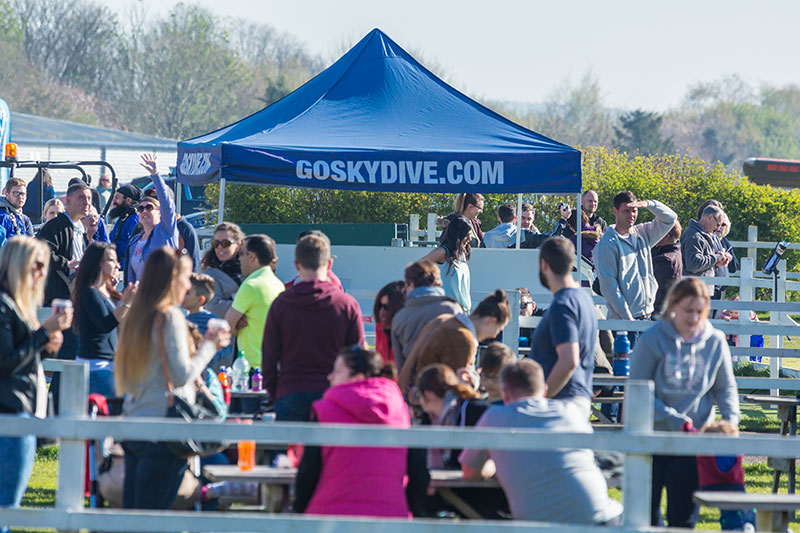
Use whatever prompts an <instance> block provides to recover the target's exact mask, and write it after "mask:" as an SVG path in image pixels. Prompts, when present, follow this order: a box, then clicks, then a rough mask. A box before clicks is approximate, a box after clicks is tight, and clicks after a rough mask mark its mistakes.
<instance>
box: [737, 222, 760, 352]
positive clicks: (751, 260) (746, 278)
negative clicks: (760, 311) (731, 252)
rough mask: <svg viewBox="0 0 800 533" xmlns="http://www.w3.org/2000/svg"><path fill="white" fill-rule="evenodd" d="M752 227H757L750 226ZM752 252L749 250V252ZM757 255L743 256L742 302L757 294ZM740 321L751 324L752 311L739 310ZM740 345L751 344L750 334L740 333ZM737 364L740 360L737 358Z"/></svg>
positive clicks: (740, 296) (748, 300) (740, 287)
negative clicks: (755, 268)
mask: <svg viewBox="0 0 800 533" xmlns="http://www.w3.org/2000/svg"><path fill="white" fill-rule="evenodd" d="M750 229H755V227H754V226H750ZM749 253H750V252H749V251H748V254H749ZM755 262H756V260H755V257H743V258H742V265H741V271H740V278H739V300H740V301H742V302H752V301H753V298H754V296H755V289H754V286H753V269H754V265H755ZM739 323H741V324H751V322H750V311H749V310H746V311H745V310H740V311H739ZM739 346H750V335H739ZM736 362H737V365H738V363H739V360H738V359H737V360H736Z"/></svg>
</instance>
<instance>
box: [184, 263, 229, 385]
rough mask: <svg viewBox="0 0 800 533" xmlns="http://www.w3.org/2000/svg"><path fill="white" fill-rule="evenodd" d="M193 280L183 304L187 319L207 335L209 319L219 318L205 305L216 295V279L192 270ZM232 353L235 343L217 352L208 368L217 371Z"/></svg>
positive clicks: (202, 333) (201, 332)
mask: <svg viewBox="0 0 800 533" xmlns="http://www.w3.org/2000/svg"><path fill="white" fill-rule="evenodd" d="M191 281H192V288H191V289H189V290H188V291H187V292H186V296H185V297H184V298H183V304H181V306H182V307H183V308H184V309H186V311H188V313H189V314H188V315H186V320H188V321H189V322H191V323H192V324H195V325H196V326H197V329H198V330H199V331H200V334H201V335H205V334H206V331H207V330H208V321H209V320H211V319H212V318H217V317H216V315H214V313H211V312H210V311H206V310H205V308H204V307H203V306H205V304H206V302H208V301H209V300H210V299H211V297H212V296H213V295H214V279H213V278H212V277H211V276H209V275H208V274H198V273H196V272H192V277H191ZM232 354H233V344H232V343H231V345H229V346H226V347H225V348H222V349H221V350H220V351H218V352H217V354H216V355H215V356H214V358H213V359H212V360H211V362H210V363H209V364H208V368H211V369H212V370H214V373H216V372H217V371H219V367H220V365H221V364H222V363H223V362H224V361H227V360H229V359H231V356H232Z"/></svg>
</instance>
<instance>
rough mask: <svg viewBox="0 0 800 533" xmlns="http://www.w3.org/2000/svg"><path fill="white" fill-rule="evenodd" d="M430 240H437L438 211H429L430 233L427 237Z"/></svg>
mask: <svg viewBox="0 0 800 533" xmlns="http://www.w3.org/2000/svg"><path fill="white" fill-rule="evenodd" d="M425 240H426V241H428V242H436V240H437V239H436V213H428V234H427V236H426V237H425Z"/></svg>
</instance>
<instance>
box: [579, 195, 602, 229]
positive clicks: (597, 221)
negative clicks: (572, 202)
mask: <svg viewBox="0 0 800 533" xmlns="http://www.w3.org/2000/svg"><path fill="white" fill-rule="evenodd" d="M598 203H599V201H598V197H597V193H596V192H595V191H593V190H591V189H589V190H588V191H586V192H584V193H583V196H581V209H583V212H584V213H586V216H587V217H589V225H590V226H597V229H598V230H600V233H605V231H606V228H607V227H608V223H607V222H606V221H605V220H603V218H602V217H601V216H600V215H598V214H597V205H598Z"/></svg>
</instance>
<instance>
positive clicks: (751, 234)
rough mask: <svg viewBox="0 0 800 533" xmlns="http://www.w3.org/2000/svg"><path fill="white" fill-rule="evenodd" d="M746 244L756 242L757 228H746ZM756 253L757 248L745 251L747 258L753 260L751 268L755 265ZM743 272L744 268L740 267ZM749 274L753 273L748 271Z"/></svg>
mask: <svg viewBox="0 0 800 533" xmlns="http://www.w3.org/2000/svg"><path fill="white" fill-rule="evenodd" d="M747 242H758V226H747ZM757 253H758V248H748V249H747V257H749V258H750V259H752V260H753V266H755V263H756V258H757V256H756V254H757ZM742 270H744V267H742ZM750 273H751V274H752V273H753V270H752V269H751V270H750Z"/></svg>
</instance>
